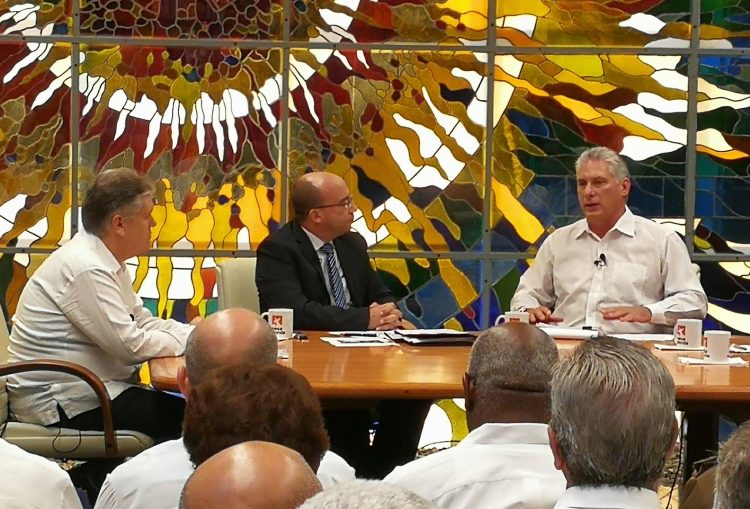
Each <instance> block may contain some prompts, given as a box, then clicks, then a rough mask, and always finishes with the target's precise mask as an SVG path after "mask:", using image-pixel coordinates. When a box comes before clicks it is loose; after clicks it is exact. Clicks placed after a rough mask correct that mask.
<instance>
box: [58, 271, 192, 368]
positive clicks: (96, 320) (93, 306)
mask: <svg viewBox="0 0 750 509" xmlns="http://www.w3.org/2000/svg"><path fill="white" fill-rule="evenodd" d="M123 286H124V283H123V282H121V281H119V280H118V278H117V275H116V274H115V273H112V272H108V271H106V270H104V269H101V268H93V269H90V270H86V271H83V272H81V273H80V274H78V275H77V277H75V278H74V279H73V280H72V281H71V283H70V285H69V286H68V288H67V289H66V290H65V292H64V293H63V296H62V304H61V306H60V307H61V309H62V311H63V313H65V316H66V317H67V318H68V319H69V320H70V322H71V323H72V324H73V325H75V326H76V327H77V328H78V329H79V330H81V332H82V333H83V334H85V335H86V336H87V337H88V338H89V339H90V340H91V341H92V342H94V343H95V344H97V345H98V346H99V347H100V348H101V349H102V350H104V351H105V352H106V353H107V354H109V355H110V356H111V357H113V358H115V359H117V360H118V361H120V362H122V363H123V364H126V365H135V364H139V363H141V362H144V361H146V360H148V359H151V358H153V357H166V356H171V355H181V354H182V353H183V352H184V350H185V342H186V340H187V336H188V334H189V333H190V330H191V327H190V326H188V325H184V324H177V322H174V321H171V320H169V321H168V320H161V319H159V318H154V317H153V316H151V314H150V313H149V312H148V310H147V309H145V308H144V307H143V303H142V301H141V299H140V298H139V297H138V296H137V295H135V293H134V292H132V289H131V288H129V287H128V288H123ZM128 292H132V293H130V294H128ZM126 299H127V300H129V301H130V303H128V302H127V301H126ZM178 325H179V326H178Z"/></svg>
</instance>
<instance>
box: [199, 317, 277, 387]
mask: <svg viewBox="0 0 750 509" xmlns="http://www.w3.org/2000/svg"><path fill="white" fill-rule="evenodd" d="M277 354H278V343H277V340H276V335H275V334H274V332H273V329H271V327H270V326H269V325H268V323H267V322H266V321H265V320H264V319H263V318H261V317H260V315H258V314H257V313H253V312H252V311H250V310H247V309H241V308H232V309H225V310H223V311H219V312H218V313H214V314H212V315H210V316H209V317H208V318H206V319H205V320H203V321H201V322H200V323H198V325H197V326H196V327H195V329H194V330H193V332H192V334H190V337H189V338H188V342H187V346H186V348H185V364H186V367H187V377H188V378H189V380H190V383H191V384H192V385H195V384H197V383H200V381H201V380H202V379H203V377H204V376H205V374H206V373H207V372H209V371H210V370H212V369H215V368H218V367H221V366H226V365H229V364H235V363H242V364H274V363H276V356H277Z"/></svg>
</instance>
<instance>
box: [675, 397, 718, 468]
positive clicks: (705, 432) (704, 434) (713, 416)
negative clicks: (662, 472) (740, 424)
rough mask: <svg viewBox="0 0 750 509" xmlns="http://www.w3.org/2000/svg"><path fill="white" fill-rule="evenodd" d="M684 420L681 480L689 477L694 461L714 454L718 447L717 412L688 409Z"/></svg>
mask: <svg viewBox="0 0 750 509" xmlns="http://www.w3.org/2000/svg"><path fill="white" fill-rule="evenodd" d="M685 420H686V421H687V433H686V434H685V436H684V437H683V439H684V440H686V442H687V443H686V445H685V448H684V451H685V462H684V464H683V465H684V467H683V472H682V479H683V482H684V481H687V480H688V479H690V475H691V474H692V473H693V464H694V463H695V462H696V461H698V460H702V459H704V458H707V457H709V456H713V455H715V454H716V451H717V450H718V448H719V447H718V443H719V414H717V413H712V412H693V411H688V412H685Z"/></svg>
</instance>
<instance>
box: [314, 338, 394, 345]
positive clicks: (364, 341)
mask: <svg viewBox="0 0 750 509" xmlns="http://www.w3.org/2000/svg"><path fill="white" fill-rule="evenodd" d="M320 339H321V340H322V341H325V342H326V343H328V344H329V345H333V346H335V347H341V348H352V347H360V346H361V347H370V346H396V343H395V342H393V341H391V340H390V339H388V338H385V337H375V336H370V335H368V336H338V337H335V336H324V337H322V338H320Z"/></svg>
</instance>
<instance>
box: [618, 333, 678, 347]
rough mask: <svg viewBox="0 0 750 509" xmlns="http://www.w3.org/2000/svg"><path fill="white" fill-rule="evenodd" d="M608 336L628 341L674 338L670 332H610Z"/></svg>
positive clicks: (668, 339)
mask: <svg viewBox="0 0 750 509" xmlns="http://www.w3.org/2000/svg"><path fill="white" fill-rule="evenodd" d="M610 336H611V337H613V338H620V339H627V340H628V341H672V340H673V339H674V336H672V334H610ZM667 350H670V349H669V348H668V349H667ZM685 350H689V348H685Z"/></svg>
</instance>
